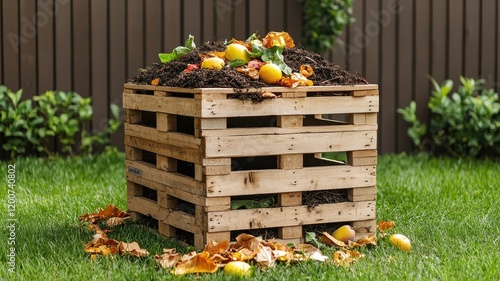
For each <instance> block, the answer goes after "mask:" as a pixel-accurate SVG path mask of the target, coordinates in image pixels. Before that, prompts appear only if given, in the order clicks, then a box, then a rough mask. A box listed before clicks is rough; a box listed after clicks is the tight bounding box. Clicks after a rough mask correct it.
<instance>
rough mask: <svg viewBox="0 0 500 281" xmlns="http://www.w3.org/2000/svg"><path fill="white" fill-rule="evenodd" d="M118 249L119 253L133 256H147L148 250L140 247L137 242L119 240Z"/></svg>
mask: <svg viewBox="0 0 500 281" xmlns="http://www.w3.org/2000/svg"><path fill="white" fill-rule="evenodd" d="M118 250H119V253H120V255H124V254H128V255H130V256H133V257H145V256H149V252H148V250H146V249H141V247H140V246H139V244H138V243H137V242H132V243H125V242H120V243H119V244H118Z"/></svg>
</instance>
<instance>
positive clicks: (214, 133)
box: [202, 125, 378, 137]
mask: <svg viewBox="0 0 500 281" xmlns="http://www.w3.org/2000/svg"><path fill="white" fill-rule="evenodd" d="M377 128H378V125H329V126H307V127H295V128H273V127H266V128H231V129H225V130H205V131H203V135H202V136H203V137H225V136H250V135H259V136H261V135H286V134H301V133H333V132H356V131H376V130H377Z"/></svg>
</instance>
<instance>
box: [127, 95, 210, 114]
mask: <svg viewBox="0 0 500 281" xmlns="http://www.w3.org/2000/svg"><path fill="white" fill-rule="evenodd" d="M123 108H128V109H134V110H144V111H150V112H161V113H170V114H177V115H184V116H192V117H201V112H200V109H201V101H200V100H195V99H188V98H179V97H161V96H152V95H137V94H129V93H123Z"/></svg>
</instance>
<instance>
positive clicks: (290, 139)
mask: <svg viewBox="0 0 500 281" xmlns="http://www.w3.org/2000/svg"><path fill="white" fill-rule="evenodd" d="M311 140H314V142H311ZM249 147H251V148H252V149H251V150H250V149H248V148H249ZM376 147H377V132H376V131H360V132H334V133H309V134H289V135H261V136H258V135H257V136H245V137H244V138H243V139H242V137H240V136H228V137H205V157H206V158H212V157H248V156H262V155H283V154H300V153H317V152H333V151H351V150H364V149H375V148H376Z"/></svg>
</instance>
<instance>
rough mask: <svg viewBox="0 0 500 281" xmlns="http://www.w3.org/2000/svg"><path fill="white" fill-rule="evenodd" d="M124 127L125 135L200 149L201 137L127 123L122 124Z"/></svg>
mask: <svg viewBox="0 0 500 281" xmlns="http://www.w3.org/2000/svg"><path fill="white" fill-rule="evenodd" d="M124 127H125V135H127V136H132V137H138V138H142V139H146V140H150V141H154V142H158V143H162V144H166V145H173V146H179V147H182V148H184V149H185V148H188V149H200V145H201V139H199V138H195V137H193V136H191V135H186V134H182V133H177V132H163V131H158V130H156V129H155V128H151V127H146V126H141V125H134V124H127V123H126V124H124Z"/></svg>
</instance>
